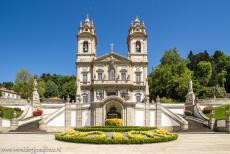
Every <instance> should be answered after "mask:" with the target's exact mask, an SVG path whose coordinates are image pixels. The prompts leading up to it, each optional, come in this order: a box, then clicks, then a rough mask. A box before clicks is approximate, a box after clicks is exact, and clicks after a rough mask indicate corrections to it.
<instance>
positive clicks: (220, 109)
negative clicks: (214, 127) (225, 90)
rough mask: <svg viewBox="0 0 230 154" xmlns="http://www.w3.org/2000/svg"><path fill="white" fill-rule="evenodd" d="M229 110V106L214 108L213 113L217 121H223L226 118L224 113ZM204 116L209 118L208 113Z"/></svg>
mask: <svg viewBox="0 0 230 154" xmlns="http://www.w3.org/2000/svg"><path fill="white" fill-rule="evenodd" d="M229 108H230V104H226V105H221V106H218V107H214V108H213V111H214V113H215V118H216V119H217V120H221V119H225V118H226V111H229ZM206 116H208V117H210V113H209V114H206Z"/></svg>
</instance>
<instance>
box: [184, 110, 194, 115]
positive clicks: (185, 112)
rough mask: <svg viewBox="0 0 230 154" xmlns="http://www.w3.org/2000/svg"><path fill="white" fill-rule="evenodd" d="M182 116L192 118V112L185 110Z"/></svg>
mask: <svg viewBox="0 0 230 154" xmlns="http://www.w3.org/2000/svg"><path fill="white" fill-rule="evenodd" d="M184 114H185V115H186V116H192V111H189V110H185V111H184Z"/></svg>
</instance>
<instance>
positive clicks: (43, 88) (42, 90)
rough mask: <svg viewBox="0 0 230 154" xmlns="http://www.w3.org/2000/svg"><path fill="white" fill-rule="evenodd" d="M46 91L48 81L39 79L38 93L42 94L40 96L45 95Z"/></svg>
mask: <svg viewBox="0 0 230 154" xmlns="http://www.w3.org/2000/svg"><path fill="white" fill-rule="evenodd" d="M45 92H46V83H45V82H44V81H43V80H41V79H39V80H38V93H39V95H40V97H41V98H42V97H44V93H45Z"/></svg>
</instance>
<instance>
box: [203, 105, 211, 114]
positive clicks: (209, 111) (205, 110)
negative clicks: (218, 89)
mask: <svg viewBox="0 0 230 154" xmlns="http://www.w3.org/2000/svg"><path fill="white" fill-rule="evenodd" d="M212 110H213V108H212V107H211V106H206V107H205V108H204V109H203V113H204V114H209V113H211V112H212Z"/></svg>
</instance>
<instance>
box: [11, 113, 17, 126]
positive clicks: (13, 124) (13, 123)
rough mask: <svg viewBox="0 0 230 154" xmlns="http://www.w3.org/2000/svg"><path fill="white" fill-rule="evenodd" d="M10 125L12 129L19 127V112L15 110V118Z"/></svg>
mask: <svg viewBox="0 0 230 154" xmlns="http://www.w3.org/2000/svg"><path fill="white" fill-rule="evenodd" d="M10 126H11V128H12V129H16V128H18V120H17V113H16V111H14V113H13V118H12V119H11V121H10Z"/></svg>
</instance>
